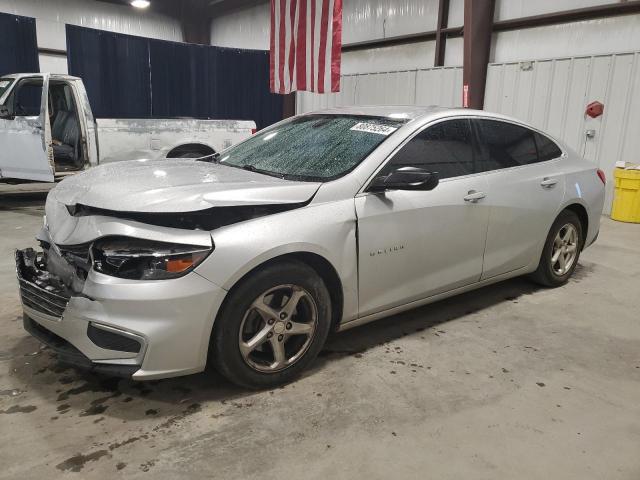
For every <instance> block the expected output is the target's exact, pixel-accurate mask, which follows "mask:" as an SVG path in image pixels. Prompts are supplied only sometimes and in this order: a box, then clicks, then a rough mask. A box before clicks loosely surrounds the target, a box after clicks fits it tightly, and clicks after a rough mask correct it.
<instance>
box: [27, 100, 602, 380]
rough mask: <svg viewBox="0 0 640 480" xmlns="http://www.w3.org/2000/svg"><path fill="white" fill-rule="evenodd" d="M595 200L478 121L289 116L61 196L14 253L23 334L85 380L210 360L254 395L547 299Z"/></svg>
mask: <svg viewBox="0 0 640 480" xmlns="http://www.w3.org/2000/svg"><path fill="white" fill-rule="evenodd" d="M604 183H605V178H604V174H603V173H602V171H600V170H598V169H597V168H596V166H595V165H593V164H592V163H590V162H588V161H586V160H584V159H583V158H581V157H580V156H579V155H578V154H576V153H575V152H574V151H572V150H570V149H569V148H567V147H566V146H565V145H563V144H562V143H561V142H559V141H557V140H555V139H553V138H552V137H550V136H549V135H547V134H545V133H543V132H541V131H539V130H537V129H536V128H533V127H531V126H528V125H526V124H523V123H522V122H519V121H517V120H514V119H510V118H507V117H503V116H499V115H494V114H490V113H487V112H482V111H473V110H457V109H443V108H436V107H425V108H421V107H406V106H398V107H354V108H344V109H334V110H328V111H323V112H319V113H313V114H307V115H300V116H297V117H294V118H291V119H288V120H285V121H283V122H280V123H278V124H276V125H273V126H272V127H270V128H267V129H265V130H263V131H261V132H260V133H258V134H257V135H254V136H253V137H251V138H250V139H248V140H246V141H244V142H242V143H240V144H238V145H236V146H233V147H231V148H229V149H227V150H225V151H223V152H221V153H219V154H217V155H214V156H212V157H210V158H202V159H182V160H156V161H144V160H139V161H133V162H126V163H118V164H106V165H103V166H100V167H97V168H93V169H91V170H88V171H86V172H85V173H83V174H80V175H77V176H74V177H72V178H68V179H66V180H64V181H63V182H61V183H60V184H59V185H58V186H57V187H56V188H55V189H53V190H52V191H51V193H50V194H49V196H48V198H47V203H46V217H45V222H44V228H43V229H42V231H41V232H40V233H39V234H38V237H37V238H38V240H39V242H40V244H41V246H42V251H41V252H38V251H35V250H32V249H26V250H19V251H17V252H16V264H17V272H18V280H19V284H20V293H21V299H22V304H23V308H24V325H25V328H26V330H27V331H28V332H30V333H31V334H32V335H34V336H35V337H37V338H38V339H40V340H41V341H42V342H44V343H46V344H48V345H49V346H50V347H51V348H52V349H53V350H54V351H56V352H57V353H58V357H59V358H60V360H62V361H65V362H70V363H72V364H75V365H78V366H81V367H86V368H89V369H92V370H94V371H99V372H105V373H108V374H112V375H123V376H127V377H132V378H133V379H136V380H147V379H156V378H164V377H172V376H178V375H186V374H191V373H195V372H200V371H203V370H204V369H205V367H206V365H207V363H211V364H212V365H214V366H215V367H216V368H217V369H218V370H219V371H220V372H221V373H222V374H224V375H225V376H226V377H228V378H229V379H230V380H232V381H233V382H236V383H238V384H240V385H243V386H247V387H253V388H265V387H271V386H274V385H278V384H282V383H284V382H287V381H290V380H291V379H293V378H294V377H295V376H296V375H298V374H299V373H300V372H302V371H303V370H304V369H305V368H306V367H307V366H308V365H309V364H310V363H311V362H312V361H313V360H314V358H315V357H316V356H317V355H318V352H319V351H320V350H321V349H322V346H323V344H324V342H325V340H326V338H327V335H328V334H329V333H330V332H331V331H335V330H345V329H347V328H351V327H355V326H358V325H362V324H364V323H367V322H370V321H372V320H376V319H379V318H382V317H387V316H389V315H393V314H396V313H398V312H402V311H404V310H407V309H410V308H414V307H417V306H420V305H425V304H427V303H430V302H434V301H436V300H439V299H442V298H444V297H448V296H451V295H455V294H458V293H461V292H465V291H468V290H471V289H475V288H479V287H482V286H484V285H488V284H490V283H495V282H499V281H501V280H505V279H507V278H511V277H515V276H518V275H524V274H528V275H530V276H531V278H532V279H533V280H535V281H536V282H538V283H540V284H542V285H545V286H548V287H556V286H560V285H562V284H564V283H565V282H566V281H567V280H568V279H569V277H570V276H571V274H572V273H573V271H574V269H575V268H576V263H577V262H578V258H579V256H580V252H581V251H582V249H583V248H585V247H587V246H588V245H590V244H591V243H593V242H594V241H595V239H596V237H597V235H598V230H599V225H600V214H601V212H602V207H603V201H604ZM363 335H366V332H364V331H363Z"/></svg>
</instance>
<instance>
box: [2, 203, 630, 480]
mask: <svg viewBox="0 0 640 480" xmlns="http://www.w3.org/2000/svg"><path fill="white" fill-rule="evenodd" d="M42 199H43V197H42V196H40V197H35V198H34V197H20V196H18V197H14V198H11V199H8V198H0V232H2V234H1V235H2V236H1V239H0V285H1V288H0V328H1V331H2V334H1V336H0V432H2V446H0V465H1V466H2V468H1V469H0V478H19V479H29V478H38V479H40V478H57V477H62V478H66V477H69V478H82V479H89V478H111V477H110V476H112V475H113V474H115V473H116V472H117V473H118V474H119V475H122V476H126V477H129V478H154V479H170V478H202V479H204V478H221V479H249V478H259V479H270V478H294V479H299V478H304V479H326V478H331V479H355V478H368V479H377V478H380V479H382V478H385V479H386V478H397V479H412V478H416V479H418V478H419V479H424V478H438V479H460V478H465V479H473V478H487V479H489V478H490V479H496V478H509V479H511V478H527V479H530V478H540V479H545V480H547V479H549V478H562V479H579V480H584V479H590V478H593V479H602V478H607V479H634V480H637V479H638V478H640V300H639V296H638V294H639V292H640V225H627V224H621V223H616V222H613V221H611V220H609V219H606V218H604V219H603V226H602V231H601V234H600V239H599V240H598V242H597V243H596V245H595V246H593V247H591V248H590V249H588V250H587V251H586V252H585V253H584V255H583V257H582V260H581V265H580V266H579V268H578V270H576V274H575V277H574V279H573V280H572V281H571V282H570V283H569V284H568V285H567V286H565V287H563V288H561V289H557V290H543V289H537V288H535V287H533V286H532V285H531V284H530V283H528V282H527V281H526V280H523V279H516V280H512V281H508V282H504V283H501V284H498V285H494V286H491V287H487V288H483V289H482V290H479V291H476V292H472V293H469V294H465V295H462V296H459V297H457V298H453V299H450V300H447V301H443V302H440V303H437V304H434V305H431V306H428V307H425V308H421V309H418V310H415V311H412V312H409V313H407V314H403V315H398V316H395V317H392V318H388V319H386V320H382V321H380V322H377V323H375V324H371V325H369V326H365V327H362V328H359V329H355V330H352V331H349V332H346V333H344V334H339V335H336V336H334V337H333V338H332V339H330V341H329V344H328V345H327V348H326V350H325V352H324V353H323V354H322V356H321V358H320V359H319V360H318V361H317V362H316V363H315V366H314V368H313V369H312V370H311V371H310V372H308V374H307V375H305V376H304V378H302V379H300V380H299V381H298V382H296V383H294V384H292V385H289V386H287V387H285V388H281V389H277V390H275V391H266V392H260V393H255V392H246V391H243V390H241V389H238V388H236V387H234V386H232V385H230V384H229V383H227V382H226V381H224V380H223V379H222V378H220V377H219V376H218V375H216V374H215V373H212V374H209V375H204V374H203V375H196V376H192V377H188V378H181V379H173V380H167V381H158V382H153V383H143V384H140V383H133V382H130V381H118V380H114V379H110V378H102V377H96V376H93V375H88V374H83V373H79V372H76V371H74V370H73V369H67V368H64V367H62V366H60V365H58V364H57V363H56V362H55V360H54V358H53V357H52V354H51V353H50V352H48V351H47V350H46V349H42V348H41V347H40V345H39V343H38V342H37V341H36V340H34V339H33V338H31V337H29V336H27V335H26V334H25V333H24V331H23V330H22V328H21V310H20V304H19V300H18V296H17V286H16V282H15V280H14V272H13V269H14V267H13V264H12V261H13V260H12V250H13V249H14V248H16V247H23V246H25V245H29V244H33V240H32V238H33V235H34V234H35V232H36V230H37V229H38V228H39V225H40V224H41V222H42V220H41V215H42V206H41V205H42Z"/></svg>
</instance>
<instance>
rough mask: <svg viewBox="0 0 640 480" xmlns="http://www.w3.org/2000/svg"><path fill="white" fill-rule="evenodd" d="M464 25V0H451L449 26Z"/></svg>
mask: <svg viewBox="0 0 640 480" xmlns="http://www.w3.org/2000/svg"><path fill="white" fill-rule="evenodd" d="M462 25H464V0H449V19H448V20H447V26H449V27H461V26H462Z"/></svg>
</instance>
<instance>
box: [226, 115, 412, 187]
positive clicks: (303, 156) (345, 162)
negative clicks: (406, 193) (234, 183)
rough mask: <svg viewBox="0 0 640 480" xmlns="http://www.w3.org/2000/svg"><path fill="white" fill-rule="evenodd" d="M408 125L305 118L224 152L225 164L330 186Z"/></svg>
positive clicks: (371, 119)
mask: <svg viewBox="0 0 640 480" xmlns="http://www.w3.org/2000/svg"><path fill="white" fill-rule="evenodd" d="M404 123H406V120H404V119H398V120H396V119H391V118H387V117H371V116H360V115H305V116H302V117H296V118H294V119H292V120H290V121H288V122H286V123H282V124H280V125H279V126H277V127H275V128H269V129H266V130H264V131H263V132H260V133H258V134H256V135H254V136H253V137H251V138H250V139H249V140H246V141H245V142H242V143H240V144H238V145H236V146H234V147H231V148H229V149H227V150H225V151H224V152H222V155H221V157H222V158H221V159H220V163H222V164H223V165H229V166H232V167H238V168H244V169H246V170H251V171H255V172H258V173H263V174H266V175H272V176H276V177H281V178H285V179H288V180H301V181H320V182H326V181H329V180H334V179H336V178H339V177H341V176H343V175H345V174H346V173H348V172H349V171H351V170H353V169H354V168H355V167H356V166H358V165H359V164H360V162H362V161H363V160H364V159H365V158H366V157H367V156H368V155H369V154H370V153H371V152H372V151H373V150H374V149H375V148H376V147H377V146H378V145H380V144H381V143H382V142H383V141H384V140H386V139H387V137H388V136H389V135H391V134H392V133H393V132H395V131H396V130H397V129H398V128H400V127H401V126H402V125H403V124H404Z"/></svg>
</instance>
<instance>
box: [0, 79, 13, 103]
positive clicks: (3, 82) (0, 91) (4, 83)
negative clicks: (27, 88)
mask: <svg viewBox="0 0 640 480" xmlns="http://www.w3.org/2000/svg"><path fill="white" fill-rule="evenodd" d="M12 83H13V78H0V98H2V96H3V95H4V92H6V91H7V90H9V87H10V86H11V84H12Z"/></svg>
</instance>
